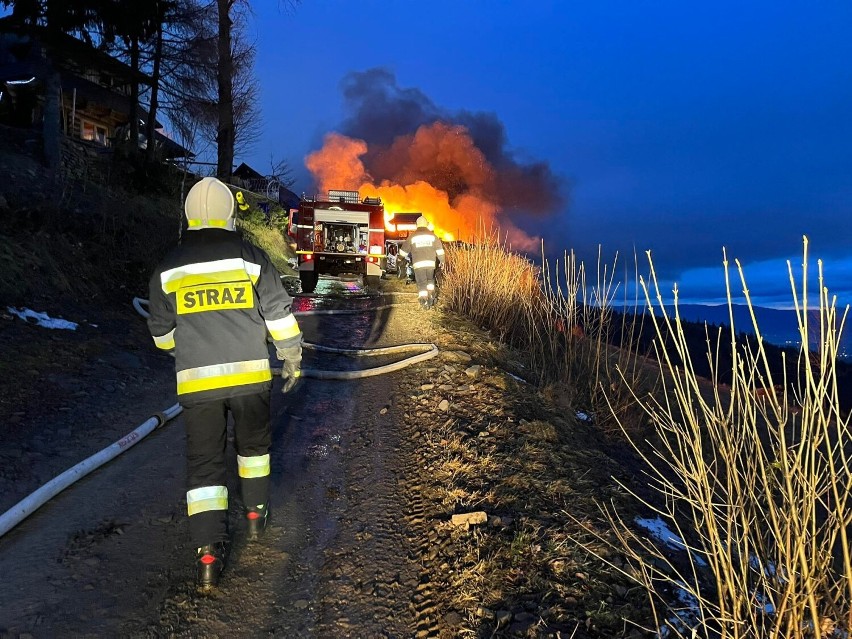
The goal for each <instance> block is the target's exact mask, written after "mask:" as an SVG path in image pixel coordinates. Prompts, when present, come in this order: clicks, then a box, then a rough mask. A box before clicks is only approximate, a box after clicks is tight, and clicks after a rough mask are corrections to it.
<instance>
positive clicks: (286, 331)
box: [266, 314, 301, 340]
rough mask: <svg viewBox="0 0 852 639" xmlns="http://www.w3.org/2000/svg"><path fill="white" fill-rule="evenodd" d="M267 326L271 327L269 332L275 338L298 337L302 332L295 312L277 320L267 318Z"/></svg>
mask: <svg viewBox="0 0 852 639" xmlns="http://www.w3.org/2000/svg"><path fill="white" fill-rule="evenodd" d="M266 328H267V329H269V334H270V335H272V339H275V340H282V339H289V338H291V337H296V335H298V334H299V333H300V332H301V331H300V330H299V323H298V322H297V321H296V316H295V315H293V314H290V315H288V316H287V317H282V318H281V319H277V320H266Z"/></svg>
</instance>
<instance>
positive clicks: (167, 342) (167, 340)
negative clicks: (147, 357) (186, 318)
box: [154, 329, 175, 351]
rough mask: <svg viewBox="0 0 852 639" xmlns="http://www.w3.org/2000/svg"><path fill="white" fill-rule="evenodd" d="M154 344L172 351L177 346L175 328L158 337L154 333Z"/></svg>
mask: <svg viewBox="0 0 852 639" xmlns="http://www.w3.org/2000/svg"><path fill="white" fill-rule="evenodd" d="M154 345H155V346H156V347H157V348H161V349H163V350H164V351H170V350H172V349H173V348H174V347H175V329H172V330H170V331H169V332H168V333H166V334H165V335H161V336H159V337H157V336H156V335H154Z"/></svg>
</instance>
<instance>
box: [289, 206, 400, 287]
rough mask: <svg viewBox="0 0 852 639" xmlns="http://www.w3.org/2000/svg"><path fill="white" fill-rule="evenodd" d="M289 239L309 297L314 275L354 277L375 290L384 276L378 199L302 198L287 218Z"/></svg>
mask: <svg viewBox="0 0 852 639" xmlns="http://www.w3.org/2000/svg"><path fill="white" fill-rule="evenodd" d="M289 234H290V236H291V237H292V238H293V239H294V240H295V242H296V258H297V262H298V268H299V279H300V280H301V282H302V292H303V293H313V292H314V289H315V288H316V286H317V282H318V281H319V277H320V275H330V276H338V275H342V274H353V275H358V276H360V277H361V278H362V279H363V283H364V286H365V287H367V288H370V289H378V287H379V280H380V279H381V278H382V276H383V275H384V273H385V269H386V258H387V255H386V253H385V207H384V205H383V204H382V200H381V198H378V197H375V198H373V197H365V198H361V196H360V194H359V193H358V191H329V192H328V194H327V195H317V196H315V197H313V198H308V197H304V196H303V197H302V200H301V201H300V202H299V208H298V209H297V210H296V211H295V212H294V213H292V214H291V215H290V230H289Z"/></svg>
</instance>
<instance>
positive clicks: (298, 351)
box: [276, 346, 302, 395]
mask: <svg viewBox="0 0 852 639" xmlns="http://www.w3.org/2000/svg"><path fill="white" fill-rule="evenodd" d="M276 355H277V356H278V359H280V360H281V361H282V362H283V365H282V368H281V380H282V381H283V382H284V383H283V384H282V386H281V392H282V393H283V394H285V395H286V394H287V393H289V392H290V391H291V390H293V388H295V386H296V384H297V383H298V381H299V378H300V377H301V375H302V347H301V346H291V347H289V348H280V349H276Z"/></svg>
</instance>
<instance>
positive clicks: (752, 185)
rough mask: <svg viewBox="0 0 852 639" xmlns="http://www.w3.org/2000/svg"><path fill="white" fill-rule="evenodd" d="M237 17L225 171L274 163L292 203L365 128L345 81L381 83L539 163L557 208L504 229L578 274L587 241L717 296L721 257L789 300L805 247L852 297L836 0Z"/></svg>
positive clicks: (850, 58)
mask: <svg viewBox="0 0 852 639" xmlns="http://www.w3.org/2000/svg"><path fill="white" fill-rule="evenodd" d="M252 5H253V11H254V19H253V22H252V24H251V37H252V38H254V40H255V41H256V44H257V49H258V54H257V64H256V70H257V74H258V77H259V80H260V92H261V94H260V96H259V98H260V107H261V111H262V117H263V131H264V132H263V136H262V137H261V139H260V140H259V141H258V142H257V143H256V144H255V145H254V146H253V147H252V148H251V149H249V150H248V151H247V152H245V153H244V154H243V155H242V156H241V157H237V162H239V161H247V162H248V163H249V164H251V165H252V166H254V167H255V168H257V169H258V170H260V171H261V172H264V171H266V170H268V167H269V161H270V156H271V155H274V156H275V157H276V158H277V159H282V158H283V159H287V160H288V161H289V162H290V164H291V166H292V167H293V168H294V169H295V172H296V176H297V178H298V181H297V183H296V185H295V186H294V190H295V191H297V192H302V191H311V189H312V188H313V185H312V183H311V179H310V177H309V174H308V172H307V170H306V169H305V167H304V159H305V157H306V156H307V154H309V153H310V152H312V151H315V150H317V149H318V148H320V146H321V145H322V141H323V137H324V136H325V135H326V134H327V133H329V132H331V131H340V132H346V133H349V134H353V133H357V132H358V131H359V129H363V128H364V127H359V126H358V125H357V124H356V125H353V109H355V108H356V107H359V106H360V108H361V111H360V112H359V117H361V118H362V119H363V116H364V110H365V109H367V110H369V108H370V104H369V103H361V104H360V105H358V104H356V103H353V101H352V100H348V101H347V100H346V99H344V95H343V85H344V83H345V82H347V81H349V82H351V80H352V78H353V74H356V75H357V74H360V75H359V76H358V77H360V78H361V79H362V80H364V79H365V78H366V79H368V80H369V78H371V77H374V76H375V75H376V74H377V73H378V74H384V77H385V78H386V79H387V78H388V77H389V78H391V81H390V85H389V88H390V91H391V94H392V97H393V98H395V99H396V98H401V97H407V98H413V100H414V103H417V104H420V103H424V104H426V105H427V107H428V108H427V109H425V111H426V113H425V114H422V113H421V114H420V116H421V119H422V118H427V117H428V116H429V115H430V114H432V115H434V114H436V113H437V114H439V115H440V114H443V115H446V116H448V117H449V118H450V119H451V120H454V121H456V122H463V123H464V122H467V121H470V120H477V119H478V120H479V121H485V120H488V121H489V122H491V123H494V122H496V123H498V124H499V125H501V126H502V134H503V135H504V137H505V139H504V140H502V142H501V144H500V145H499V152H500V154H501V156H502V157H503V158H504V159H506V158H508V160H509V161H510V162H511V163H513V166H521V167H524V166H533V165H536V166H541V165H543V166H545V167H546V173H547V176H548V177H552V178H553V180H555V183H556V184H558V185H560V188H561V191H562V195H563V196H564V197H563V199H564V202H563V203H561V204H559V205H554V206H551V207H550V209H549V210H547V211H546V212H545V213H546V214H543V213H542V211H541V210H539V211H538V212H537V213H535V214H532V213H527V212H525V211H523V210H513V211H512V213H511V216H510V217H511V221H512V223H513V224H515V225H517V226H518V227H519V228H521V229H523V230H524V231H526V232H527V233H528V234H529V235H531V236H540V237H543V238H544V239H545V242H546V248H547V251H548V253H549V254H550V255H551V256H554V255H559V254H561V253H562V251H563V250H566V249H573V250H575V251H576V252H577V253H578V254H579V255H580V256H581V257H582V258H583V259H584V260H585V261H586V262H587V263H588V264H590V265H593V264H594V262H595V261H596V256H597V252H598V247H599V246H600V247H602V251H603V255H604V256H605V261H611V260H612V256H613V255H614V254H615V253H616V252H618V254H619V264H620V265H621V268H623V267H624V266H625V263H628V264H632V260H633V254H634V252H635V253H637V254H638V255H639V257H640V265H641V267H642V269H640V270H644V267H645V265H646V261H645V258H644V254H645V251H647V250H650V251H651V252H652V255H653V256H654V262H655V267H656V269H657V272H658V274H659V275H660V276H661V278H662V279H663V280H664V281H665V283H664V285H663V290H664V292H667V291H668V290H670V289H671V282H673V281H677V282H678V283H679V288H680V295H681V298H682V299H685V300H687V301H719V299H720V298H721V296H723V295H724V280H723V271H722V265H721V262H722V248H723V247H725V248H727V251H728V257H729V258H730V259H731V260H733V258H738V259H739V260H740V261H741V262H742V264H743V265H744V267H745V271H746V277H747V278H748V282H749V287H750V289H751V293H752V295H753V296H754V298H755V299H756V300H757V301H759V302H760V303H764V304H767V305H788V304H789V302H790V301H791V294H790V284H789V280H788V275H787V261H788V260H790V261H791V263H792V264H793V265H794V268H795V269H797V270H800V263H801V261H802V236H803V235H807V236H808V237H809V240H810V256H811V264H810V271H811V272H812V273H816V271H817V264H816V260H817V259H821V260H823V267H824V273H825V278H826V279H825V282H826V284H827V285H828V286H829V288H830V290H831V291H832V292H833V293H835V294H837V295H838V297H839V300H840V302H841V304H846V303H849V302H852V221H850V220H852V210H850V209H852V37H849V33H852V3H849V2H848V1H847V0H825V1H817V2H813V1H811V2H805V1H790V0H776V1H773V2H770V1H765V0H755V1H750V2H731V1H727V0H719V1H717V2H713V3H700V4H699V3H693V2H683V1H682V0H679V1H674V0H659V1H651V0H649V1H646V2H639V1H637V0H623V1H613V0H595V1H594V2H591V1H587V2H574V1H570V0H562V1H556V0H553V1H547V0H535V1H516V0H432V1H431V2H428V3H423V2H414V1H413V0H358V1H357V2H355V1H353V0H303V1H302V2H301V3H300V4H299V5H298V6H297V7H296V8H295V10H293V11H282V10H281V9H280V7H279V2H277V1H276V0H254V1H253V2H252ZM386 88H387V87H386ZM409 104H410V103H409ZM397 115H398V114H397ZM384 117H385V114H384V112H378V113H377V115H376V118H375V121H374V122H373V126H374V128H375V125H376V122H378V123H379V124H381V123H382V122H383V118H384ZM355 119H356V120H357V119H358V118H357V117H356V118H355ZM415 119H416V118H415ZM387 122H388V130H389V131H395V130H396V128H395V125H394V123H392V122H391V121H390V120H387ZM396 124H399V123H398V122H397V123H396Z"/></svg>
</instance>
